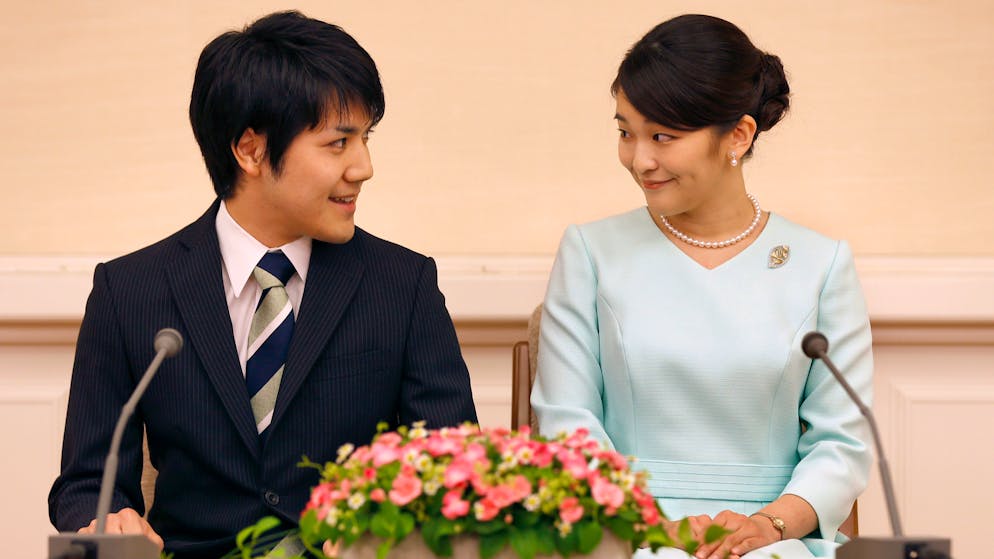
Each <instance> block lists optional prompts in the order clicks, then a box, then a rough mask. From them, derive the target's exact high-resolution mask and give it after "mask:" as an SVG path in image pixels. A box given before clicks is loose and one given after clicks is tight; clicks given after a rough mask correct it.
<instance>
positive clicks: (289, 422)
mask: <svg viewBox="0 0 994 559" xmlns="http://www.w3.org/2000/svg"><path fill="white" fill-rule="evenodd" d="M383 111H384V100H383V90H382V86H381V84H380V79H379V74H378V72H377V69H376V66H375V64H374V63H373V60H372V59H371V58H370V57H369V55H368V54H367V53H366V51H365V50H363V49H362V47H360V46H359V44H358V43H356V42H355V40H354V39H353V38H352V37H350V36H349V35H348V34H346V33H345V32H344V31H343V30H342V29H340V28H338V27H335V26H333V25H329V24H327V23H324V22H321V21H317V20H314V19H309V18H306V17H304V16H303V15H301V14H299V13H296V12H286V13H277V14H272V15H270V16H267V17H264V18H262V19H260V20H258V21H256V22H255V23H253V24H252V25H250V26H248V27H246V28H245V29H244V30H243V31H242V32H229V33H225V34H223V35H221V36H220V37H218V38H216V39H215V40H214V41H212V42H211V43H210V44H209V45H207V47H205V48H204V51H203V53H202V54H201V57H200V61H199V63H198V66H197V71H196V75H195V78H194V85H193V93H192V96H191V101H190V121H191V123H192V125H193V130H194V135H195V136H196V139H197V142H198V143H199V145H200V149H201V152H202V153H203V156H204V161H205V163H206V165H207V169H208V171H209V173H210V176H211V180H212V182H213V183H214V188H215V190H216V191H217V194H218V199H217V200H216V201H215V202H214V204H212V205H211V207H210V209H209V210H208V211H207V213H206V214H204V215H203V216H202V217H201V218H200V219H198V220H197V221H196V222H194V223H192V224H191V225H189V226H187V227H186V228H184V229H183V230H181V231H179V232H178V233H176V234H174V235H172V236H171V237H169V238H167V239H165V240H163V241H160V242H158V243H156V244H154V245H152V246H150V247H147V248H145V249H142V250H140V251H138V252H135V253H133V254H130V255H127V256H124V257H121V258H118V259H116V260H113V261H111V262H108V263H106V264H100V265H98V266H97V268H96V271H95V274H94V282H93V283H94V285H93V291H92V292H91V294H90V297H89V300H88V302H87V306H86V314H85V316H84V318H83V323H82V327H81V329H80V334H79V341H78V345H77V351H76V362H75V365H74V368H73V377H72V385H71V389H70V397H69V409H68V417H67V419H66V432H65V442H64V446H63V457H62V474H61V475H60V476H59V478H58V479H57V480H56V481H55V484H54V486H53V487H52V491H51V494H50V496H49V509H50V516H51V520H52V523H53V524H54V525H55V526H56V527H57V528H58V529H59V530H77V529H80V528H82V530H83V531H92V530H93V529H94V522H93V517H94V511H95V509H96V503H97V495H98V492H99V485H100V476H101V470H102V468H103V464H104V458H105V456H106V453H107V449H108V446H109V444H110V440H111V434H112V432H113V428H114V424H115V422H116V420H117V416H118V414H119V413H120V411H121V407H122V405H123V404H124V402H125V401H126V399H127V398H128V396H129V395H130V393H131V392H132V390H133V389H134V388H135V385H136V383H137V381H138V379H139V378H140V376H141V374H142V372H143V371H144V369H145V367H146V366H147V365H148V363H149V362H150V361H151V359H152V357H153V354H154V350H153V347H152V339H153V337H154V336H155V333H156V332H157V331H158V330H159V329H161V328H163V327H172V328H176V329H177V330H179V331H180V332H181V333H182V335H183V337H184V338H185V342H186V344H185V346H184V349H183V350H182V351H181V352H180V353H179V354H178V355H177V356H176V357H174V358H171V359H169V360H167V361H165V363H164V364H163V366H162V368H161V370H160V371H159V373H158V375H157V376H156V378H155V379H154V381H153V382H152V384H151V385H150V387H149V389H148V391H147V392H146V394H145V396H144V398H143V399H142V401H141V403H140V404H139V406H138V410H137V412H136V414H135V417H134V419H133V420H132V421H131V422H130V424H129V425H128V428H127V430H126V431H125V434H124V438H123V444H122V448H121V456H120V469H119V475H118V477H117V485H116V487H115V491H114V495H113V501H112V506H111V511H112V512H113V513H114V514H112V515H111V516H110V517H109V519H108V521H107V531H108V532H111V533H113V532H137V533H144V534H146V535H148V536H149V537H150V538H151V539H153V541H156V542H158V543H160V544H161V543H162V541H163V540H164V545H165V550H166V551H168V552H172V553H174V554H175V557H176V559H182V558H185V557H218V556H220V555H223V554H224V553H226V552H228V551H230V550H231V549H233V547H234V536H235V535H236V533H237V532H238V530H239V529H241V528H243V527H245V526H248V525H251V524H253V523H254V522H255V521H256V520H257V519H259V518H260V517H262V516H265V515H269V514H275V515H277V516H278V517H280V518H281V519H283V520H284V521H285V523H286V524H287V526H292V524H293V523H294V521H295V519H296V518H297V517H298V515H299V513H300V511H301V510H302V509H303V507H304V504H305V502H306V500H307V498H308V492H309V489H310V487H311V486H313V485H315V484H316V483H317V481H318V477H317V475H316V473H315V472H314V470H309V469H301V468H298V467H297V466H296V464H297V462H298V461H299V460H300V458H301V457H302V456H304V455H306V456H308V457H309V458H311V459H312V460H316V461H325V460H331V459H334V457H335V455H336V451H337V449H338V447H339V446H340V445H342V444H344V443H346V442H352V443H355V444H365V443H367V442H368V441H369V440H370V439H371V437H372V435H373V434H374V433H375V432H376V425H377V423H378V422H380V421H386V422H388V423H389V424H391V425H398V424H410V423H412V422H414V421H418V420H426V421H427V423H428V425H429V426H434V427H440V426H445V425H455V424H459V423H461V422H463V421H476V412H475V409H474V406H473V400H472V394H471V391H470V384H469V375H468V373H467V370H466V366H465V364H464V362H463V360H462V357H461V354H460V350H459V345H458V342H457V340H456V337H455V331H454V328H453V325H452V321H451V319H450V317H449V315H448V313H447V311H446V309H445V303H444V299H443V297H442V295H441V293H440V292H439V290H438V286H437V278H436V268H435V264H434V262H433V261H432V260H431V259H430V258H427V257H424V256H422V255H419V254H416V253H414V252H411V251H409V250H407V249H404V248H402V247H400V246H397V245H394V244H392V243H389V242H386V241H383V240H381V239H378V238H376V237H374V236H372V235H370V234H368V233H366V232H365V231H363V230H362V229H358V228H356V227H355V224H354V221H353V215H354V213H355V209H356V200H357V197H358V195H359V193H360V190H361V187H362V184H363V181H365V180H367V179H369V178H370V177H371V176H372V174H373V169H372V166H371V163H370V158H369V152H368V150H367V148H366V142H367V140H368V138H369V133H370V130H371V128H372V127H373V126H374V125H375V124H376V123H377V122H378V121H379V120H380V118H381V117H382V116H383ZM143 424H144V427H145V429H146V431H147V436H148V446H149V451H150V456H151V460H152V463H153V465H155V467H156V468H157V469H158V470H159V476H158V480H157V483H156V492H155V502H154V505H153V506H152V508H151V511H150V513H149V516H148V521H147V522H146V521H145V520H144V519H143V518H142V514H143V513H144V504H143V500H142V494H141V490H140V487H139V479H140V475H141V470H142V425H143ZM160 538H161V539H160Z"/></svg>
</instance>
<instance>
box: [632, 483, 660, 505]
mask: <svg viewBox="0 0 994 559" xmlns="http://www.w3.org/2000/svg"><path fill="white" fill-rule="evenodd" d="M632 497H633V498H634V499H635V503H636V504H638V506H640V507H648V506H651V505H652V504H653V503H654V502H655V499H654V498H653V496H652V495H650V494H648V493H646V492H645V491H642V488H640V487H639V486H637V485H636V486H635V487H632Z"/></svg>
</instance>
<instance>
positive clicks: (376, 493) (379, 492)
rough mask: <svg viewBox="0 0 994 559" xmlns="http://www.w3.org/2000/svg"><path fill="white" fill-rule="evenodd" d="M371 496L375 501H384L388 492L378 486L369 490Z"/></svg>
mask: <svg viewBox="0 0 994 559" xmlns="http://www.w3.org/2000/svg"><path fill="white" fill-rule="evenodd" d="M369 498H370V499H371V500H372V501H373V502H375V503H382V502H383V501H386V500H387V492H386V491H384V490H383V489H380V488H379V487H377V488H376V489H374V490H372V491H370V492H369Z"/></svg>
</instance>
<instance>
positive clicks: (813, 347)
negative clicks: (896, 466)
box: [801, 332, 904, 537]
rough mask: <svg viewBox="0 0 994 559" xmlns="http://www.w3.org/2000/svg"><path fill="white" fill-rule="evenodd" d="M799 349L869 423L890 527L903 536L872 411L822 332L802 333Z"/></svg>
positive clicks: (891, 484) (887, 466) (895, 533)
mask: <svg viewBox="0 0 994 559" xmlns="http://www.w3.org/2000/svg"><path fill="white" fill-rule="evenodd" d="M801 349H802V350H803V351H804V355H807V356H808V357H810V358H812V359H821V360H822V362H823V363H825V366H826V367H828V370H829V371H831V372H832V375H833V376H834V377H835V380H837V381H839V384H841V385H842V388H843V389H845V391H846V394H848V395H849V399H851V400H852V401H853V402H854V403H855V404H856V407H857V408H859V413H861V414H863V417H865V418H866V421H867V422H868V423H869V424H870V431H872V432H873V444H874V445H875V446H876V448H877V465H878V466H879V467H880V480H881V481H882V482H883V485H884V496H885V498H886V499H887V514H889V515H890V528H891V530H892V531H893V532H894V535H895V536H897V537H901V536H903V535H904V531H903V530H901V517H900V515H899V514H898V511H897V503H896V502H895V500H894V484H893V483H892V482H891V479H890V465H889V464H887V458H885V457H884V448H883V445H881V444H880V431H878V430H877V421H876V420H875V419H874V418H873V412H872V411H871V410H870V408H868V407H866V404H864V403H863V400H861V399H860V397H859V395H858V394H856V391H855V390H853V387H852V386H851V385H850V384H849V382H848V381H846V379H845V377H843V376H842V373H840V372H839V369H838V368H837V367H836V366H835V363H833V362H832V360H831V359H830V358H829V357H828V338H826V337H825V335H824V334H822V333H821V332H808V333H807V334H805V335H804V339H803V340H801Z"/></svg>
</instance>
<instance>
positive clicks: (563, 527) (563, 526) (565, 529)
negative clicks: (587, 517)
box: [556, 520, 573, 538]
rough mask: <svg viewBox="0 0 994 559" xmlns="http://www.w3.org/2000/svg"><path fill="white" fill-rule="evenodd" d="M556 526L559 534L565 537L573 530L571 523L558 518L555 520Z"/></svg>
mask: <svg viewBox="0 0 994 559" xmlns="http://www.w3.org/2000/svg"><path fill="white" fill-rule="evenodd" d="M556 528H557V529H558V530H559V536H560V537H563V538H565V537H566V536H568V535H569V534H570V532H572V531H573V525H572V524H570V523H569V522H562V521H560V520H557V521H556Z"/></svg>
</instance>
